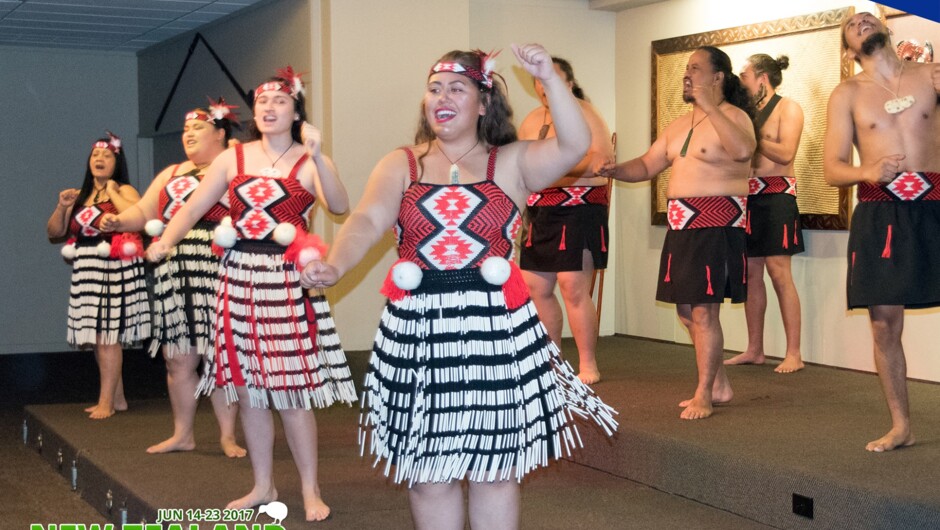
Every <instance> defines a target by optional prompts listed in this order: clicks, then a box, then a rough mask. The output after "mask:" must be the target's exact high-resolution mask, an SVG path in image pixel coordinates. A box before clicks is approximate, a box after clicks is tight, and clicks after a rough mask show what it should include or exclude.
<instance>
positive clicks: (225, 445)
mask: <svg viewBox="0 0 940 530" xmlns="http://www.w3.org/2000/svg"><path fill="white" fill-rule="evenodd" d="M219 445H220V446H221V447H222V452H223V453H225V456H227V457H229V458H242V457H244V456H245V455H247V454H248V450H247V449H245V448H244V447H242V446H240V445H238V444H237V443H235V438H234V437H233V438H229V437H222V438H220V439H219Z"/></svg>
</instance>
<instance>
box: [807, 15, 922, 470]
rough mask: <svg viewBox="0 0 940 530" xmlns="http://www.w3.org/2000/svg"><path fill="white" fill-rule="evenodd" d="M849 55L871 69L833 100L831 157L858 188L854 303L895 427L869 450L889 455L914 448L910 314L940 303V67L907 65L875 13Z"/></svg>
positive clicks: (852, 256)
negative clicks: (907, 336) (905, 334)
mask: <svg viewBox="0 0 940 530" xmlns="http://www.w3.org/2000/svg"><path fill="white" fill-rule="evenodd" d="M842 48H843V50H844V52H845V54H846V55H847V56H848V57H849V58H851V59H853V60H855V61H856V62H857V63H858V64H859V65H860V66H861V72H860V73H859V74H858V75H856V76H854V77H851V78H849V79H846V80H845V81H843V82H842V83H840V84H839V85H838V86H837V87H836V88H835V90H833V92H832V95H831V96H830V98H829V109H828V115H827V129H826V140H825V150H824V154H823V158H824V163H825V173H826V180H827V182H829V184H831V185H833V186H840V187H846V186H851V185H854V184H857V185H858V205H857V206H856V208H855V213H854V214H853V216H852V224H851V231H850V233H849V248H848V278H847V297H848V307H849V308H850V309H851V308H857V307H867V308H868V314H869V318H870V320H871V327H872V334H873V337H874V357H875V367H876V368H877V370H878V375H879V378H880V379H881V386H882V389H883V391H884V394H885V398H886V400H887V402H888V409H889V411H890V413H891V429H890V430H889V431H888V433H887V434H885V435H884V436H882V437H881V438H879V439H877V440H874V441H871V442H869V443H868V445H867V446H866V449H868V450H869V451H876V452H881V451H890V450H892V449H895V448H898V447H904V446H908V445H912V444H913V443H914V435H913V434H912V432H911V427H910V412H909V407H908V397H907V381H906V376H907V364H906V360H905V357H904V349H903V347H902V345H901V331H902V330H903V327H904V309H905V308H917V307H933V306H938V305H940V117H938V111H937V104H938V98H940V65H937V64H917V63H905V62H902V61H901V60H899V59H898V57H897V55H896V54H895V52H894V51H893V46H892V45H891V42H890V37H889V35H888V30H887V29H886V27H885V25H884V23H883V22H882V21H881V20H879V19H878V18H876V17H875V16H873V15H871V14H870V13H858V14H855V15H853V16H851V17H848V18H846V20H845V21H843V24H842ZM853 144H854V145H855V147H856V148H857V149H858V154H859V165H858V166H853V165H852V164H851V156H852V146H853Z"/></svg>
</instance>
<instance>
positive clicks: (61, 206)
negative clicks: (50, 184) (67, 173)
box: [46, 188, 79, 242]
mask: <svg viewBox="0 0 940 530" xmlns="http://www.w3.org/2000/svg"><path fill="white" fill-rule="evenodd" d="M78 194H79V190H77V189H75V188H69V189H67V190H62V191H61V192H59V201H58V202H57V203H56V205H55V210H53V211H52V215H50V216H49V220H48V221H46V235H47V236H48V237H49V241H52V242H56V241H58V240H60V239H62V238H63V237H65V234H66V233H68V230H69V218H71V217H72V208H74V207H75V200H76V199H78Z"/></svg>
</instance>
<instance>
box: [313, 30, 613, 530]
mask: <svg viewBox="0 0 940 530" xmlns="http://www.w3.org/2000/svg"><path fill="white" fill-rule="evenodd" d="M513 52H514V53H515V55H516V58H517V59H518V60H519V62H520V63H521V64H522V67H523V68H525V69H526V71H528V72H529V73H530V74H532V75H533V76H535V77H537V78H538V79H540V80H541V82H542V83H543V84H544V86H545V92H546V94H547V97H548V100H549V102H550V103H551V106H552V115H553V117H554V119H555V127H556V129H557V135H556V136H555V137H553V138H548V139H543V140H537V141H516V131H515V128H514V127H513V125H512V122H511V116H512V110H511V109H510V108H509V104H508V102H507V101H506V96H505V93H504V91H503V87H502V86H501V85H500V84H499V83H494V80H493V75H494V74H493V72H492V70H493V66H494V64H493V59H492V56H488V55H486V54H484V53H482V52H478V51H477V52H464V51H453V52H450V53H448V54H446V55H444V56H443V57H442V58H441V59H440V60H439V61H438V62H437V63H436V64H435V65H434V66H433V67H432V68H431V72H430V74H429V76H428V80H427V89H426V91H425V95H424V100H423V103H422V113H421V118H420V124H419V129H418V132H417V134H416V137H415V145H413V146H410V147H405V148H402V149H398V150H395V151H393V152H392V153H390V154H388V155H386V156H385V158H383V159H382V160H381V161H379V163H378V165H377V166H376V167H375V169H374V170H373V172H372V175H371V176H370V177H369V181H368V184H367V185H366V190H365V194H364V196H363V198H362V201H360V202H359V204H358V206H357V207H356V209H355V211H354V212H353V213H352V215H351V216H350V217H349V219H348V220H347V222H346V223H345V224H344V225H343V227H342V229H341V230H340V232H339V235H338V236H337V239H336V242H335V245H334V247H333V250H332V251H331V252H330V255H329V257H328V258H327V259H326V261H313V262H311V263H310V264H308V265H307V267H306V268H305V269H304V272H303V274H302V275H301V280H302V282H303V283H304V285H307V286H312V287H323V286H329V285H333V284H335V283H336V282H337V281H338V280H339V279H340V278H341V277H342V276H343V275H344V274H346V273H347V272H349V270H350V269H352V267H353V266H355V265H356V264H357V263H358V262H359V261H360V260H361V259H362V258H363V257H364V256H365V254H366V252H367V251H368V249H369V248H370V247H371V246H373V245H374V244H376V243H377V242H378V241H379V240H380V239H381V238H382V236H383V235H384V234H385V233H386V231H388V230H389V229H392V228H394V229H395V233H396V236H397V239H398V253H399V256H400V258H401V259H400V260H399V262H398V263H397V264H396V265H395V266H394V267H393V268H392V270H391V272H390V273H389V279H388V280H386V284H385V286H384V287H383V290H382V292H383V294H385V295H386V296H387V297H388V298H389V300H388V303H387V305H386V307H385V311H384V313H383V315H382V322H381V324H380V327H379V332H378V334H377V337H376V341H375V345H374V346H373V352H372V359H371V361H370V367H369V371H368V373H367V375H366V380H365V390H364V393H365V395H364V396H363V409H364V410H363V415H362V418H363V420H362V426H361V427H362V428H363V429H364V430H368V431H371V439H370V440H368V441H367V438H369V436H366V435H365V434H364V435H363V436H362V437H361V442H362V444H363V448H364V449H368V450H369V451H370V452H371V453H372V454H373V455H375V457H376V461H377V463H378V462H381V461H382V460H384V461H385V462H384V463H383V464H382V467H383V469H384V470H385V473H386V474H390V473H393V479H394V480H395V482H405V483H407V484H408V485H409V498H410V501H411V511H412V515H413V517H414V520H415V526H416V527H418V528H434V529H462V528H464V524H465V519H466V510H465V509H464V500H463V493H462V485H461V482H462V481H463V480H464V479H467V480H468V481H469V517H470V526H471V527H473V528H515V527H517V526H518V522H519V482H520V481H521V480H522V478H523V476H525V475H526V474H527V473H528V472H530V471H532V470H533V469H535V468H538V467H541V466H544V465H546V464H547V463H548V460H549V458H555V459H557V458H560V457H562V456H565V454H567V452H568V451H569V450H570V449H571V448H572V447H575V446H578V445H579V440H580V439H579V437H578V434H577V429H576V427H575V426H574V424H573V423H572V414H578V415H580V416H582V417H588V418H590V419H592V420H594V421H596V422H597V423H598V424H600V425H601V426H602V427H603V428H604V429H605V430H606V431H607V432H608V433H610V432H611V431H612V430H613V429H615V428H616V421H615V420H614V419H613V417H612V415H613V414H614V411H613V410H612V409H611V408H610V407H608V406H607V405H605V404H604V403H603V402H601V401H600V399H598V398H597V397H596V396H595V395H594V394H593V392H592V391H591V389H590V388H589V387H588V386H587V385H585V384H584V383H582V382H581V381H580V380H579V379H578V378H577V376H575V374H574V371H573V370H572V368H571V366H569V365H568V364H567V363H565V362H564V361H563V360H562V359H561V357H560V355H559V351H558V348H557V347H556V346H555V344H553V343H552V342H551V340H550V339H549V338H548V335H547V333H546V331H545V328H544V327H543V326H542V324H541V323H540V322H539V319H538V315H537V314H536V312H535V308H534V306H533V304H532V302H531V300H530V299H529V296H528V291H527V289H526V286H525V281H524V280H523V279H522V275H521V273H520V272H519V269H518V267H516V266H515V265H514V264H513V263H512V255H513V243H514V239H515V237H516V234H517V232H518V230H519V227H520V225H521V216H520V209H521V208H522V207H524V205H525V203H526V198H527V197H528V196H529V194H530V193H531V192H533V191H538V190H540V189H542V188H544V187H545V186H547V185H549V184H551V183H552V182H554V181H555V180H557V179H558V178H559V177H561V176H563V175H564V174H565V173H566V171H568V169H569V168H571V167H572V166H574V165H575V164H577V163H578V161H579V160H581V158H582V157H583V156H584V154H585V153H586V152H587V150H588V146H589V145H590V142H591V133H590V130H589V129H588V126H587V124H586V123H585V121H584V117H583V115H582V113H581V109H580V107H579V106H578V104H577V103H576V102H575V99H574V96H572V94H571V91H570V90H568V87H567V86H566V85H565V82H564V80H562V79H561V78H560V77H559V76H558V74H557V73H556V72H555V70H554V68H553V67H552V61H551V57H550V56H549V55H548V53H547V52H546V51H545V49H544V48H542V47H541V46H539V45H535V44H530V45H526V46H521V47H516V46H513ZM392 468H394V471H392Z"/></svg>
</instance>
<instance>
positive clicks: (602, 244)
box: [601, 226, 607, 252]
mask: <svg viewBox="0 0 940 530" xmlns="http://www.w3.org/2000/svg"><path fill="white" fill-rule="evenodd" d="M601 252H607V243H606V242H605V241H604V227H603V226H602V227H601Z"/></svg>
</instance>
